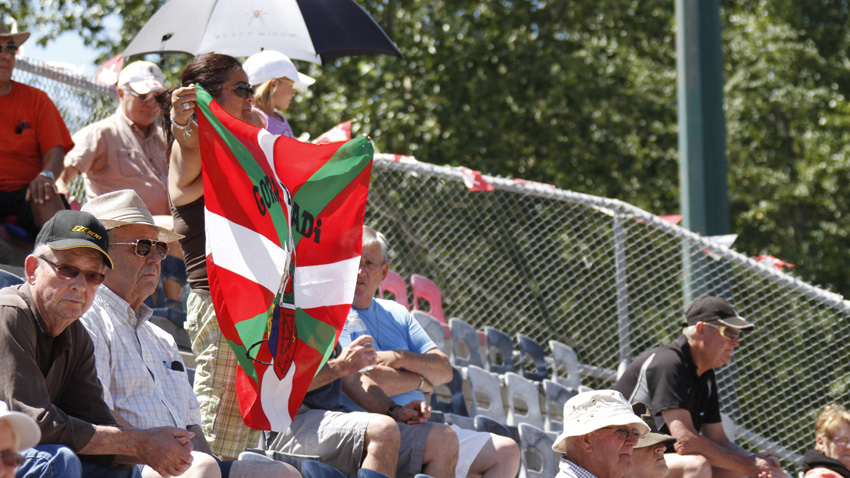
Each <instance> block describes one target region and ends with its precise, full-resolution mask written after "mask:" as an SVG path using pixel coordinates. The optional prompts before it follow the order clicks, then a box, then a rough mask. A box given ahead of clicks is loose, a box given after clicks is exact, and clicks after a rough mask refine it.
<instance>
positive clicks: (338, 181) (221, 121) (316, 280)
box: [197, 87, 374, 431]
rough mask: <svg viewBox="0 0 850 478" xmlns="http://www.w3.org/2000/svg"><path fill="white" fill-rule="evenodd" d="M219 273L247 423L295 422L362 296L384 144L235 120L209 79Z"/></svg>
mask: <svg viewBox="0 0 850 478" xmlns="http://www.w3.org/2000/svg"><path fill="white" fill-rule="evenodd" d="M197 104H198V126H199V131H200V143H201V158H202V168H203V182H204V203H205V208H206V210H205V214H204V218H205V230H206V240H207V244H206V254H207V274H208V276H209V283H210V292H211V295H212V300H213V305H214V307H215V311H216V316H217V319H218V323H219V326H220V328H221V331H222V334H223V335H224V337H225V339H227V341H228V343H229V344H230V346H231V348H232V349H233V351H234V353H235V354H236V357H237V360H238V362H239V370H238V371H237V381H236V393H237V396H238V399H239V406H240V410H241V413H242V418H243V420H244V421H245V424H246V425H248V426H249V427H251V428H254V429H257V430H274V431H282V430H285V429H286V428H287V427H288V426H289V424H290V423H291V419H292V417H293V416H295V413H296V412H297V411H298V408H299V406H300V405H301V402H302V401H303V399H304V395H305V394H306V392H307V389H308V387H309V386H310V383H311V382H312V380H313V377H314V376H315V374H316V372H317V371H318V370H319V368H321V366H322V365H324V363H325V362H326V361H327V359H328V358H329V356H330V354H331V352H332V351H333V348H334V345H335V344H336V341H337V339H338V338H339V333H340V330H341V329H342V327H343V325H344V324H345V320H346V317H347V315H348V312H349V310H350V309H351V302H352V300H353V298H354V287H355V284H356V281H357V270H358V267H359V265H360V252H361V241H362V226H363V216H364V213H365V210H366V197H367V193H368V186H369V176H370V174H371V168H372V157H373V154H374V149H373V147H372V145H371V143H370V142H369V141H368V139H366V138H356V139H354V140H351V141H348V142H338V143H331V144H323V145H314V144H309V143H302V142H300V141H297V140H294V139H291V138H287V137H282V136H277V135H272V134H271V133H269V132H268V131H266V130H264V129H262V128H259V127H256V126H253V125H251V124H248V123H245V122H244V121H242V120H240V119H237V118H234V117H233V116H231V115H230V114H229V113H227V112H226V111H224V110H223V109H222V108H221V106H219V105H218V103H216V102H215V101H214V100H212V97H211V96H210V95H209V93H208V92H206V91H205V90H203V88H201V87H198V102H197Z"/></svg>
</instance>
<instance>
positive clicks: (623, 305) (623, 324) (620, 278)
mask: <svg viewBox="0 0 850 478" xmlns="http://www.w3.org/2000/svg"><path fill="white" fill-rule="evenodd" d="M625 236H626V234H625V230H624V228H623V216H622V215H621V214H614V254H615V256H614V257H615V260H614V263H615V269H616V271H617V335H618V336H619V339H620V346H619V350H620V360H619V364H618V365H617V378H619V377H620V375H622V374H623V372H625V370H626V367H628V365H629V361H630V360H631V356H632V350H631V345H630V342H629V335H630V332H629V274H628V265H627V264H626V237H625Z"/></svg>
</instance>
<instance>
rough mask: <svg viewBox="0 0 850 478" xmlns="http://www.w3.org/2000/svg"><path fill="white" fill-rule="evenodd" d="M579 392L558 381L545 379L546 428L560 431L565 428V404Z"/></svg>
mask: <svg viewBox="0 0 850 478" xmlns="http://www.w3.org/2000/svg"><path fill="white" fill-rule="evenodd" d="M577 394H578V391H576V390H570V389H569V388H567V387H565V386H563V385H561V384H559V383H558V382H554V381H552V380H549V379H546V380H543V395H544V396H545V397H546V416H545V417H544V419H543V425H544V426H543V429H544V430H546V431H547V432H556V433H560V432H561V431H562V430H563V429H564V404H565V403H566V402H567V400H569V399H570V398H572V397H574V396H576V395H577Z"/></svg>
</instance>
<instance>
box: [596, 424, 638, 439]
mask: <svg viewBox="0 0 850 478" xmlns="http://www.w3.org/2000/svg"><path fill="white" fill-rule="evenodd" d="M600 430H614V433H616V434H617V436H618V437H620V440H628V439H629V437H630V436H634V437H635V440H640V437H642V436H643V433H641V432H639V431H638V429H637V428H630V429H625V428H619V427H602V428H600Z"/></svg>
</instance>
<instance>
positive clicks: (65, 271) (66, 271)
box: [38, 256, 105, 285]
mask: <svg viewBox="0 0 850 478" xmlns="http://www.w3.org/2000/svg"><path fill="white" fill-rule="evenodd" d="M38 258H39V259H41V260H43V261H44V262H46V263H48V264H50V265H51V266H52V267H53V268H54V269H56V275H58V276H59V277H62V278H64V279H74V278H75V277H77V276H78V275H80V273H82V274H83V277H85V279H86V282H88V283H89V285H100V284H103V279H104V278H105V276H104V275H103V274H101V273H100V272H94V271H83V270H80V268H79V267H76V266H72V265H70V264H57V263H55V262H53V261H51V260H50V259H47V258H45V257H43V256H38Z"/></svg>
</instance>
